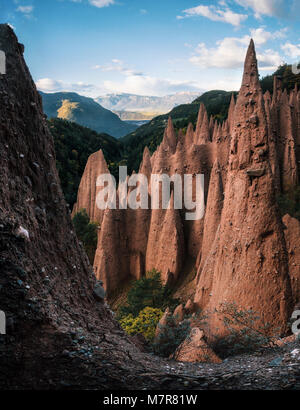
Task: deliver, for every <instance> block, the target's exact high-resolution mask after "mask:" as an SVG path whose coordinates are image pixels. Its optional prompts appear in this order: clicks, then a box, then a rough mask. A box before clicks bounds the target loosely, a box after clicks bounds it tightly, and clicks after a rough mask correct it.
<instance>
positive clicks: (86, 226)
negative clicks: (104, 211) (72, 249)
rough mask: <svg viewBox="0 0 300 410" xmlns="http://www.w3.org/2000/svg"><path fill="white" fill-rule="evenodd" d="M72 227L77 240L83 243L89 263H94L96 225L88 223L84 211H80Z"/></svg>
mask: <svg viewBox="0 0 300 410" xmlns="http://www.w3.org/2000/svg"><path fill="white" fill-rule="evenodd" d="M73 225H74V228H75V232H76V235H77V237H78V239H79V240H80V241H81V242H82V243H83V246H84V249H85V251H86V253H87V255H88V258H89V260H90V263H91V264H93V263H94V258H95V252H96V249H97V230H98V224H97V223H95V222H90V218H89V216H88V214H87V212H86V210H85V209H81V210H80V211H79V212H78V213H77V214H76V215H75V216H74V218H73Z"/></svg>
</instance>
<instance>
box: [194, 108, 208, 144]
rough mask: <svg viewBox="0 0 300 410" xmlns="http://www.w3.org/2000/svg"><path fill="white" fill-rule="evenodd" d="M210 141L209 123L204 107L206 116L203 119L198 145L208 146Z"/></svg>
mask: <svg viewBox="0 0 300 410" xmlns="http://www.w3.org/2000/svg"><path fill="white" fill-rule="evenodd" d="M209 141H210V132H209V121H208V115H207V111H206V109H205V107H204V114H203V118H202V124H201V128H200V133H199V136H198V139H197V144H198V145H203V144H207V143H208V142H209Z"/></svg>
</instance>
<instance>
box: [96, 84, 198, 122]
mask: <svg viewBox="0 0 300 410" xmlns="http://www.w3.org/2000/svg"><path fill="white" fill-rule="evenodd" d="M201 94H202V92H201V91H199V92H180V93H176V94H171V95H166V96H164V97H156V96H145V95H136V94H125V93H124V94H123V93H121V94H107V95H105V96H100V97H98V98H96V99H95V101H97V102H98V103H99V104H101V105H102V106H103V107H105V108H107V109H108V110H111V111H113V112H116V113H117V114H118V115H119V116H120V117H121V118H123V119H126V120H128V119H130V118H127V116H126V113H127V112H130V115H131V116H132V114H133V113H135V114H136V118H135V119H137V120H149V119H152V118H154V117H155V116H157V115H160V114H166V113H167V112H169V111H170V110H172V109H173V108H174V107H176V106H178V105H182V104H189V103H191V102H192V101H194V100H195V98H197V97H199V96H200V95H201Z"/></svg>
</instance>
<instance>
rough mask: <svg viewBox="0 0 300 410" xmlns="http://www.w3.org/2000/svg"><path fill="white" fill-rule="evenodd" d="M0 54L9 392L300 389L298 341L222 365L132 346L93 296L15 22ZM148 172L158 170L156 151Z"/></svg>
mask: <svg viewBox="0 0 300 410" xmlns="http://www.w3.org/2000/svg"><path fill="white" fill-rule="evenodd" d="M0 49H1V50H4V51H5V53H6V56H7V74H6V75H5V76H0V159H1V168H0V309H1V310H3V311H5V313H6V316H7V334H6V335H0V363H1V371H0V388H1V389H31V390H32V389H68V390H71V389H95V390H96V389H120V388H127V389H145V390H148V391H149V390H150V389H156V390H159V389H170V390H174V389H189V390H191V389H193V390H207V389H211V390H215V389H241V388H243V389H254V388H255V389H279V388H280V389H293V388H294V389H299V380H300V379H299V365H298V364H297V360H298V363H299V360H300V359H299V358H297V355H295V354H291V353H290V352H291V350H292V349H294V348H295V345H294V344H293V345H288V346H283V347H281V348H276V349H274V350H272V351H266V352H264V354H263V356H261V355H259V356H258V355H252V356H241V357H236V358H234V359H229V360H228V361H226V362H224V363H222V364H218V365H211V364H195V365H194V364H185V365H184V364H181V363H174V362H173V361H166V360H162V359H160V358H157V357H153V356H152V355H147V354H141V353H140V352H139V351H138V349H137V348H135V346H134V345H132V343H131V342H130V341H129V340H128V339H127V338H126V336H125V335H124V333H123V332H122V331H121V329H120V328H119V326H118V325H117V324H116V322H115V321H114V319H113V317H112V313H111V311H110V310H109V309H108V307H107V306H106V305H105V304H103V301H102V302H101V299H99V296H98V297H96V296H95V294H94V293H93V290H94V286H95V278H94V275H93V272H92V269H91V267H90V266H89V264H88V260H87V257H86V255H85V254H84V252H83V251H82V248H81V246H80V244H79V243H78V241H77V239H76V237H75V235H74V232H73V227H72V224H71V220H70V216H69V212H68V210H67V207H66V203H65V201H64V199H63V196H62V193H61V188H60V184H59V179H58V176H57V171H56V168H55V155H54V146H53V140H52V137H51V134H50V132H49V131H48V129H47V126H46V120H45V118H44V116H43V111H42V105H41V99H40V97H39V95H38V93H37V92H36V89H35V86H34V83H33V81H32V79H31V77H30V74H29V71H28V69H27V67H26V64H25V62H24V59H23V46H22V45H21V44H19V43H18V41H17V38H16V36H15V35H14V33H13V31H12V29H11V28H10V27H9V26H8V25H0ZM143 167H144V168H143V169H144V171H145V173H146V174H147V172H148V173H149V172H150V157H149V153H148V152H147V151H146V152H145V156H144V164H143ZM216 170H217V168H216ZM287 224H288V221H287ZM291 238H292V236H291ZM278 356H280V357H279V359H280V361H281V362H282V364H281V365H280V366H277V365H276V366H275V367H274V365H273V364H272V365H271V364H270V362H271V360H272V361H273V360H274V359H276V361H277V362H278ZM56 404H57V403H56Z"/></svg>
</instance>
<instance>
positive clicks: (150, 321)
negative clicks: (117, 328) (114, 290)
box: [120, 307, 163, 341]
mask: <svg viewBox="0 0 300 410" xmlns="http://www.w3.org/2000/svg"><path fill="white" fill-rule="evenodd" d="M162 315H163V311H162V310H160V309H155V308H152V307H146V308H145V309H143V310H142V311H141V312H140V313H139V315H138V316H137V317H136V318H134V317H133V315H132V314H131V313H130V314H129V315H128V316H125V317H124V318H122V319H121V320H120V324H121V326H122V328H123V329H124V330H125V332H126V333H127V334H129V335H136V334H139V333H141V334H142V335H143V336H144V337H145V339H146V340H148V341H152V340H153V339H154V336H155V330H156V327H157V324H158V322H159V321H160V319H161V317H162Z"/></svg>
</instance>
